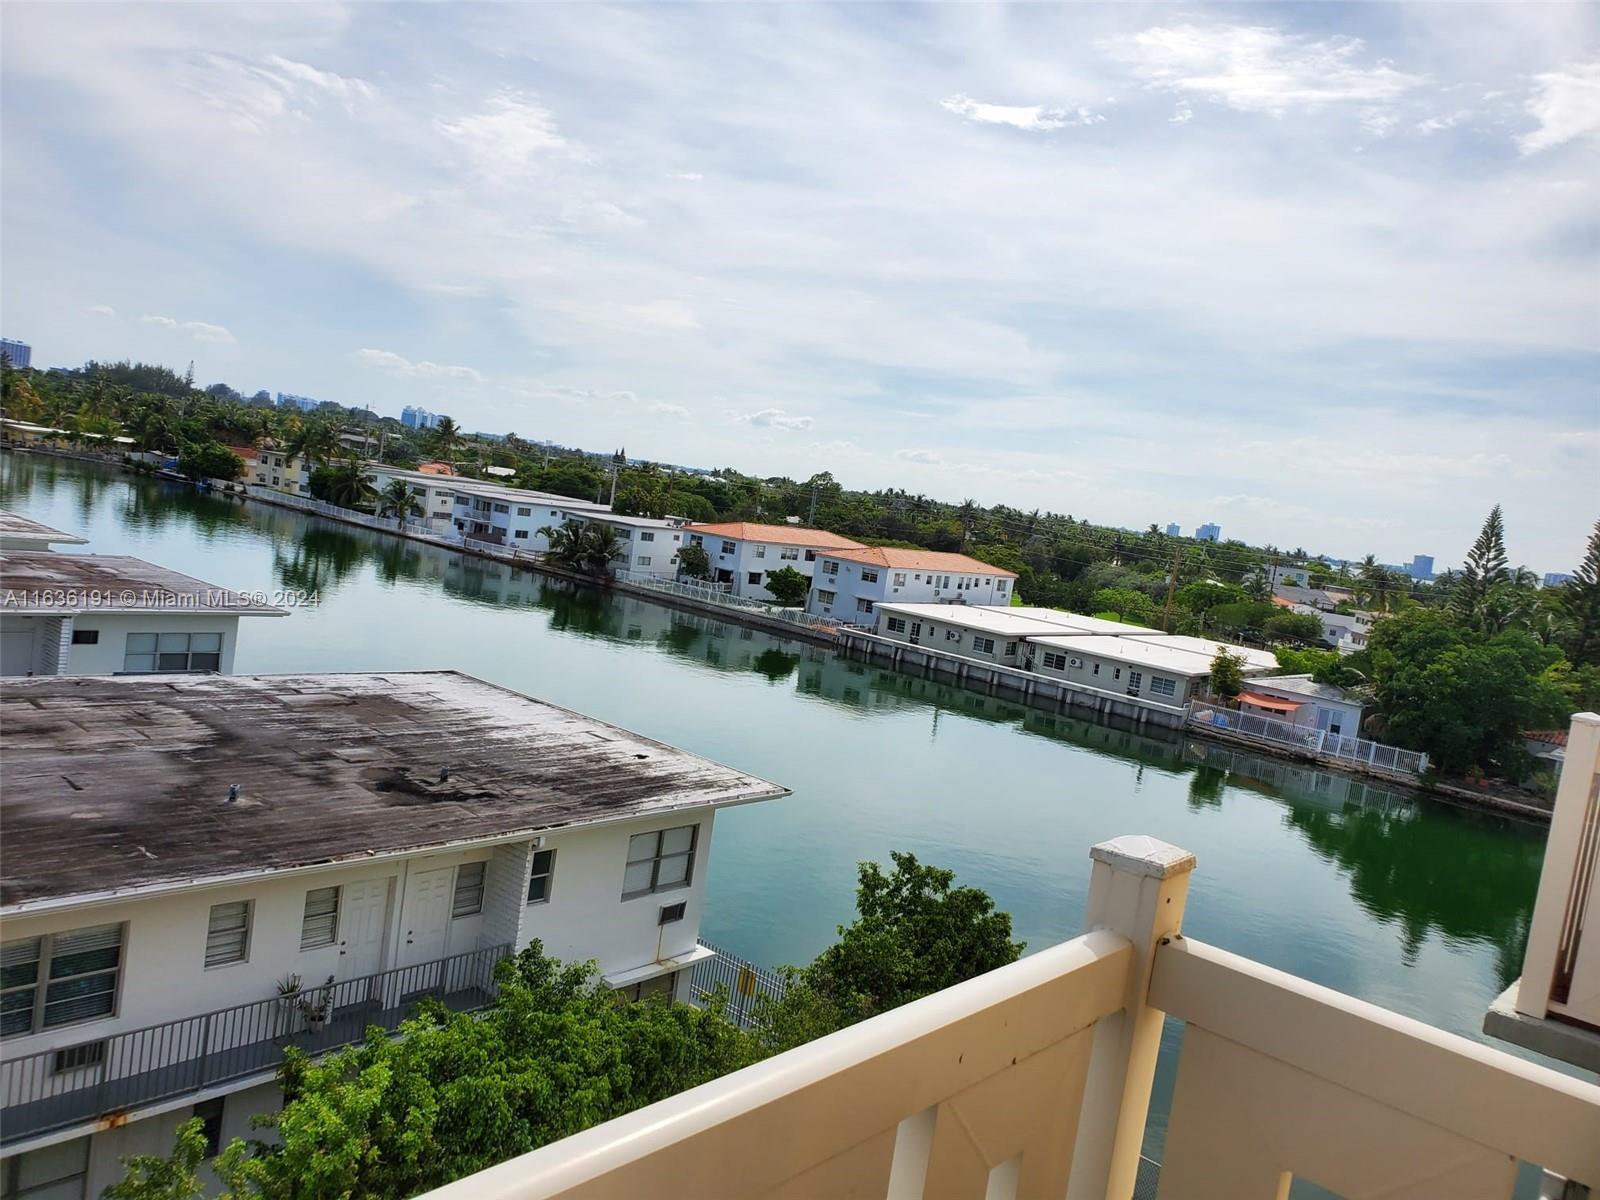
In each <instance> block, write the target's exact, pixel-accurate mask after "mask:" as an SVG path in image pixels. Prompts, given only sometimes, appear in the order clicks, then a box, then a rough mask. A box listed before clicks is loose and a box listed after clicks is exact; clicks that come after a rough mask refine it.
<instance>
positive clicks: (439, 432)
mask: <svg viewBox="0 0 1600 1200" xmlns="http://www.w3.org/2000/svg"><path fill="white" fill-rule="evenodd" d="M460 445H461V427H460V426H459V425H457V424H456V423H455V421H454V420H452V419H451V418H450V417H440V418H439V423H438V424H437V425H435V426H434V427H433V452H434V454H436V455H437V456H438V457H439V458H440V460H442V461H444V462H449V461H450V456H451V455H452V454H454V453H455V451H456V448H457V447H458V446H460Z"/></svg>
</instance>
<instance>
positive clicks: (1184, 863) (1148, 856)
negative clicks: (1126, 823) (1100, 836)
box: [1089, 833, 1195, 879]
mask: <svg viewBox="0 0 1600 1200" xmlns="http://www.w3.org/2000/svg"><path fill="white" fill-rule="evenodd" d="M1089 857H1090V858H1092V859H1093V860H1094V861H1095V862H1103V863H1105V864H1106V866H1108V867H1110V868H1112V869H1113V870H1115V871H1128V872H1131V873H1132V874H1135V875H1148V876H1150V877H1151V878H1153V879H1170V878H1171V877H1172V876H1174V875H1187V874H1188V873H1189V872H1190V871H1192V870H1194V864H1195V858H1194V855H1193V854H1192V853H1191V852H1190V851H1188V850H1181V849H1179V848H1178V847H1177V846H1174V845H1173V844H1172V843H1171V842H1163V841H1162V840H1161V839H1160V838H1153V837H1150V836H1149V835H1148V834H1143V833H1125V834H1123V835H1122V836H1121V837H1114V838H1112V839H1111V840H1110V841H1109V842H1100V843H1098V844H1097V845H1094V846H1091V847H1090V848H1089Z"/></svg>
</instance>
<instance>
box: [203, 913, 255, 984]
mask: <svg viewBox="0 0 1600 1200" xmlns="http://www.w3.org/2000/svg"><path fill="white" fill-rule="evenodd" d="M249 955H250V901H248V900H230V901H228V902H227V903H226V904H213V905H212V906H211V919H210V921H209V922H208V923H207V925H206V969H207V970H209V969H210V968H212V967H225V966H227V965H228V964H229V963H236V962H244V960H245V959H246V958H248V957H249Z"/></svg>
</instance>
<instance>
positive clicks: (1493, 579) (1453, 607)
mask: <svg viewBox="0 0 1600 1200" xmlns="http://www.w3.org/2000/svg"><path fill="white" fill-rule="evenodd" d="M1510 578H1511V571H1510V569H1509V568H1508V567H1507V565H1506V530H1505V522H1504V521H1503V520H1502V518H1501V515H1500V506H1499V505H1498V504H1496V505H1495V506H1494V507H1493V508H1491V509H1490V510H1489V515H1488V516H1487V517H1485V518H1484V521H1483V528H1482V529H1481V530H1479V532H1478V540H1477V541H1475V542H1473V543H1472V549H1471V550H1469V551H1467V561H1466V562H1465V563H1464V564H1463V565H1462V568H1461V571H1460V573H1459V574H1458V576H1457V578H1456V581H1455V588H1454V590H1453V591H1452V593H1451V596H1450V611H1451V612H1453V613H1454V614H1455V616H1456V619H1457V620H1458V621H1460V622H1461V623H1462V624H1464V625H1477V624H1479V622H1480V621H1481V619H1482V616H1483V608H1484V604H1485V602H1486V601H1487V600H1488V598H1489V593H1490V590H1491V589H1492V588H1494V586H1495V585H1496V584H1501V583H1506V582H1508V581H1509V580H1510Z"/></svg>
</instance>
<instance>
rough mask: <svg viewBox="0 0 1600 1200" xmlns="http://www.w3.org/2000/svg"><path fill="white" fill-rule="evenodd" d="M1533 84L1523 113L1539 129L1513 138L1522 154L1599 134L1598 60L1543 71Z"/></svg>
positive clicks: (1536, 76)
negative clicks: (1530, 118) (1531, 119)
mask: <svg viewBox="0 0 1600 1200" xmlns="http://www.w3.org/2000/svg"><path fill="white" fill-rule="evenodd" d="M1533 82H1534V89H1533V94H1532V95H1531V96H1529V97H1528V101H1527V110H1528V115H1529V116H1531V117H1532V118H1533V119H1534V120H1536V121H1538V122H1539V128H1537V129H1535V130H1532V131H1531V132H1529V133H1525V134H1523V135H1522V136H1521V137H1519V138H1518V139H1517V145H1518V146H1519V147H1520V148H1521V149H1522V152H1523V153H1524V154H1537V153H1538V152H1539V151H1540V150H1548V149H1550V148H1551V147H1552V146H1559V145H1561V144H1562V143H1564V142H1570V141H1572V140H1573V139H1574V138H1579V137H1589V136H1593V135H1594V134H1595V133H1600V61H1597V62H1591V63H1574V64H1572V65H1570V66H1567V67H1563V68H1562V69H1561V70H1559V71H1547V72H1545V73H1544V74H1542V75H1535V76H1534V77H1533Z"/></svg>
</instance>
